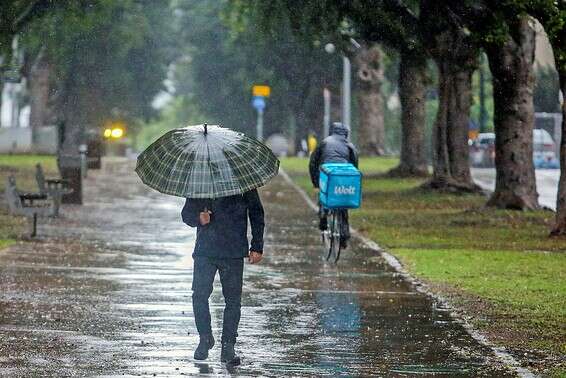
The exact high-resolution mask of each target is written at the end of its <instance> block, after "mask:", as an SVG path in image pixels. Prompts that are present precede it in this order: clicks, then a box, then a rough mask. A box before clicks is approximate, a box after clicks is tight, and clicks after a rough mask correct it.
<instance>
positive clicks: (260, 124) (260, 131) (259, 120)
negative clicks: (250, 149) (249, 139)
mask: <svg viewBox="0 0 566 378" xmlns="http://www.w3.org/2000/svg"><path fill="white" fill-rule="evenodd" d="M256 133H257V140H259V141H261V142H263V109H258V110H257V130H256Z"/></svg>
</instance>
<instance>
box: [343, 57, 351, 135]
mask: <svg viewBox="0 0 566 378" xmlns="http://www.w3.org/2000/svg"><path fill="white" fill-rule="evenodd" d="M351 118H352V66H351V64H350V59H348V57H347V56H345V55H344V56H342V123H343V124H345V125H346V126H349V127H351V124H350V120H351Z"/></svg>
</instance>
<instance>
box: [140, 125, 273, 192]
mask: <svg viewBox="0 0 566 378" xmlns="http://www.w3.org/2000/svg"><path fill="white" fill-rule="evenodd" d="M278 170H279V160H277V158H276V157H275V155H274V154H273V152H272V151H271V150H270V149H269V147H267V146H266V145H264V144H263V143H261V142H259V141H258V140H256V139H254V138H250V137H247V136H245V135H244V134H242V133H238V132H236V131H233V130H230V129H226V128H222V127H220V126H214V125H207V124H204V125H197V126H189V127H184V128H180V129H175V130H171V131H169V132H167V133H165V134H164V135H163V136H162V137H161V138H159V139H158V140H157V141H155V142H154V143H152V144H151V145H150V146H149V147H148V148H147V149H146V150H145V151H144V152H143V153H142V154H141V155H140V156H139V157H138V161H137V166H136V173H137V174H138V176H139V177H140V178H141V179H142V181H143V182H144V183H145V184H146V185H148V186H150V187H152V188H153V189H156V190H158V191H160V192H162V193H165V194H171V195H174V196H179V197H186V198H218V197H225V196H231V195H236V194H242V193H245V192H247V191H249V190H251V189H255V188H258V187H260V186H262V185H264V184H265V183H266V182H267V181H269V180H270V179H271V178H273V177H275V176H276V175H277V171H278Z"/></svg>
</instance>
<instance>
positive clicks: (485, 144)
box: [470, 133, 495, 167]
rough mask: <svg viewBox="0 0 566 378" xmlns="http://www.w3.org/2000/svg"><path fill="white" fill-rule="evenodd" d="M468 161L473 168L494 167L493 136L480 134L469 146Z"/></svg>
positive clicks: (492, 134)
mask: <svg viewBox="0 0 566 378" xmlns="http://www.w3.org/2000/svg"><path fill="white" fill-rule="evenodd" d="M470 160H471V163H472V166H473V167H493V166H495V134H494V133H480V134H478V137H477V138H476V139H475V140H474V141H473V142H472V143H471V144H470Z"/></svg>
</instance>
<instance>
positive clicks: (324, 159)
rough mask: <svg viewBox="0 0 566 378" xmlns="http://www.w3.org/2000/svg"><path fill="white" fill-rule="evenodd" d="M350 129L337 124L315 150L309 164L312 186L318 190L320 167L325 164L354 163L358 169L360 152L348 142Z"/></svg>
mask: <svg viewBox="0 0 566 378" xmlns="http://www.w3.org/2000/svg"><path fill="white" fill-rule="evenodd" d="M348 133H349V129H348V127H346V126H344V125H342V124H341V123H335V124H334V125H333V126H332V129H331V130H330V135H329V136H327V137H326V138H324V140H323V141H322V142H321V143H320V145H319V146H318V147H317V148H316V149H315V150H314V152H313V153H312V155H311V158H310V162H309V173H310V176H311V181H312V184H313V186H314V187H315V188H318V176H319V173H320V166H321V165H322V164H324V163H352V164H353V165H354V166H355V167H356V168H357V167H358V152H357V151H356V147H354V145H353V144H352V143H350V142H349V141H348Z"/></svg>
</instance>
